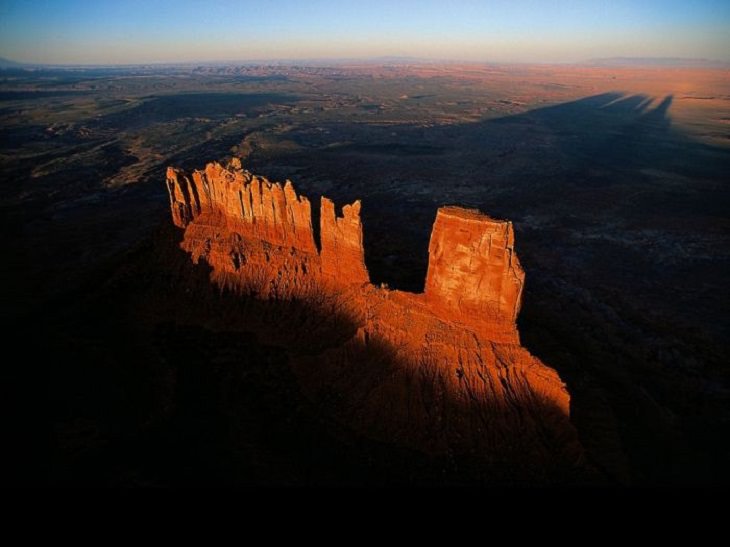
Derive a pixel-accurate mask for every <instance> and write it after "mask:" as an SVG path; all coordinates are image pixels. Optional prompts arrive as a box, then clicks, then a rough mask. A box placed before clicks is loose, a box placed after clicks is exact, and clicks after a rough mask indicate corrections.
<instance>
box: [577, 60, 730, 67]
mask: <svg viewBox="0 0 730 547" xmlns="http://www.w3.org/2000/svg"><path fill="white" fill-rule="evenodd" d="M588 64H589V65H593V66H616V67H618V66H656V67H698V68H699V67H702V68H727V67H730V63H727V62H722V61H717V60H714V59H693V58H689V59H687V58H682V57H605V58H600V59H590V60H589V61H588Z"/></svg>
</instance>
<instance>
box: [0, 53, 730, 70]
mask: <svg viewBox="0 0 730 547" xmlns="http://www.w3.org/2000/svg"><path fill="white" fill-rule="evenodd" d="M453 62H465V63H466V62H467V61H456V60H447V59H427V58H420V57H398V56H383V57H351V58H344V57H343V58H332V59H276V60H274V59H268V60H263V59H261V60H241V61H209V62H203V61H190V62H175V63H136V64H128V65H114V64H110V65H100V64H89V65H83V64H69V65H63V64H61V65H59V64H50V63H19V62H17V61H12V60H10V59H6V58H4V57H0V70H2V69H5V70H8V69H44V68H94V67H95V68H99V67H106V68H111V67H117V68H121V67H140V66H190V65H214V66H227V65H231V66H232V65H249V64H268V65H313V66H317V65H340V64H348V63H368V64H383V65H391V64H414V65H416V64H434V63H453ZM474 62H475V63H477V62H476V61H474ZM494 64H515V63H494ZM517 64H533V63H517ZM534 64H540V63H534ZM578 64H582V65H589V66H599V67H678V68H679V67H682V68H687V67H697V68H730V62H724V61H718V60H714V59H695V58H682V57H602V58H597V59H589V60H588V61H585V62H583V63H578Z"/></svg>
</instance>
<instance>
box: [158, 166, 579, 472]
mask: <svg viewBox="0 0 730 547" xmlns="http://www.w3.org/2000/svg"><path fill="white" fill-rule="evenodd" d="M167 187H168V190H169V193H170V206H171V211H172V218H173V222H174V223H175V224H176V225H177V226H179V227H180V228H182V229H183V230H184V236H183V241H182V243H181V247H182V249H184V250H185V251H187V252H188V253H190V254H191V256H192V260H193V262H195V263H199V262H205V263H207V264H208V265H209V267H210V268H211V272H210V277H211V280H212V281H213V282H214V283H215V284H217V285H218V286H220V287H221V288H225V289H228V290H230V291H231V292H233V293H237V294H244V295H249V296H254V297H256V298H257V299H262V300H273V301H276V302H288V301H291V302H298V303H304V304H306V305H307V306H308V308H307V309H308V310H309V312H307V313H306V314H304V316H303V317H302V316H301V315H302V314H299V316H297V318H296V322H298V323H297V324H302V325H304V326H303V327H302V328H300V330H301V331H303V332H304V333H305V335H306V332H308V329H309V328H310V327H311V328H315V327H316V325H314V324H313V323H314V322H315V321H319V322H321V319H315V318H321V317H324V316H328V317H334V316H337V317H338V318H341V319H338V320H339V321H340V327H339V328H338V329H337V333H336V335H335V333H334V331H332V332H333V333H332V335H331V336H329V335H325V336H321V335H319V336H318V340H317V341H316V342H317V343H316V344H314V345H313V346H312V347H315V346H316V347H317V348H320V349H318V350H317V351H313V350H311V348H310V350H308V351H303V352H302V351H292V366H293V368H294V370H295V371H296V372H297V375H298V377H299V378H300V382H301V385H302V386H303V388H304V390H305V391H306V392H307V393H308V394H310V396H311V397H312V398H314V399H316V400H327V401H332V400H333V399H332V398H333V397H335V399H334V400H336V401H338V402H337V404H333V405H332V408H331V409H330V410H331V412H332V413H333V414H334V415H335V416H336V417H337V419H338V420H340V421H342V422H343V423H345V424H347V425H348V426H350V427H351V428H353V429H355V430H357V431H360V432H361V433H362V434H365V435H367V436H369V437H371V438H374V439H377V440H382V441H386V442H392V443H397V444H399V445H404V446H409V447H412V448H415V449H418V450H423V451H426V452H428V453H436V454H446V453H459V454H478V455H479V458H482V460H483V461H485V462H487V463H488V464H490V465H491V466H492V467H499V466H504V465H505V462H509V461H510V460H512V459H515V458H516V459H517V460H520V461H521V460H526V461H528V462H531V463H529V464H528V465H535V462H538V463H539V465H535V467H533V468H530V472H531V473H532V472H534V473H540V472H541V471H539V470H541V469H543V470H544V469H545V468H546V466H548V467H550V466H554V465H568V466H570V465H572V464H573V463H575V461H577V459H578V458H579V457H580V453H581V449H580V445H579V443H578V441H577V438H576V434H575V430H574V429H573V427H572V426H571V424H570V421H569V407H570V399H569V395H568V392H567V390H566V389H565V385H564V384H563V382H562V381H561V380H560V378H559V377H558V375H557V373H556V372H555V371H554V370H553V369H551V368H549V367H547V366H546V365H544V364H543V363H542V362H540V360H539V359H537V358H535V357H534V356H532V355H530V353H529V352H528V351H527V350H525V349H524V348H523V347H521V346H520V344H519V335H518V332H517V328H516V323H515V322H516V319H517V314H518V312H519V309H520V302H521V298H522V289H523V286H524V279H525V276H524V272H523V271H522V268H521V267H520V263H519V261H518V259H517V256H516V254H515V251H514V232H513V228H512V224H511V223H510V222H505V221H499V220H494V219H491V218H489V217H487V216H485V215H483V214H481V213H479V212H478V211H474V210H469V209H463V208H459V207H444V208H441V209H440V210H439V211H438V213H437V215H436V221H435V224H434V228H433V232H432V236H431V243H430V247H429V265H428V274H427V279H426V284H425V292H424V293H423V294H413V293H407V292H402V291H391V290H388V289H386V288H380V287H375V286H373V285H371V284H370V282H369V277H368V272H367V269H366V267H365V261H364V250H363V226H362V222H361V220H360V207H361V204H360V202H359V201H357V202H355V203H353V204H351V205H346V206H344V207H343V209H342V214H341V215H338V214H337V212H336V208H335V206H334V204H333V202H332V201H330V200H329V199H327V198H324V197H323V198H322V200H321V204H320V207H321V214H320V230H319V239H320V242H319V247H318V245H317V243H316V242H315V237H314V231H313V229H312V220H311V218H312V210H311V205H310V203H309V201H308V200H307V198H306V197H303V196H299V195H297V193H296V192H295V190H294V188H293V186H292V184H291V182H289V181H287V182H286V183H285V184H284V185H281V184H278V183H272V182H269V181H268V180H266V179H265V178H262V177H258V176H255V175H253V174H251V173H250V172H248V171H246V170H244V169H243V168H242V167H241V164H240V162H239V161H237V160H234V161H232V162H230V163H229V164H228V165H225V166H224V165H222V164H220V163H211V164H208V165H207V166H206V168H205V169H204V170H202V171H194V172H193V173H186V172H184V171H182V170H180V169H175V168H169V169H168V172H167ZM251 324H252V326H251V328H252V329H253V330H256V328H258V330H259V332H258V334H259V335H260V336H261V337H262V338H263V339H265V341H266V342H267V343H274V344H277V343H278V344H283V345H286V344H289V343H291V337H288V335H287V334H285V331H286V330H287V324H286V322H285V318H281V324H277V325H268V326H267V325H264V327H263V328H261V327H254V326H253V325H254V322H252V323H251ZM292 324H294V320H292ZM329 338H331V343H328V339H329ZM343 341H344V342H343ZM305 346H306V343H305ZM322 348H323V349H322ZM487 467H489V465H488V466H487Z"/></svg>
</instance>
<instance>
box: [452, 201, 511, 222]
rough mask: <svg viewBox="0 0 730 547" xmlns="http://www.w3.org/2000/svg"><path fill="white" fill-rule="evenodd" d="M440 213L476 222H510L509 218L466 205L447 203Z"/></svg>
mask: <svg viewBox="0 0 730 547" xmlns="http://www.w3.org/2000/svg"><path fill="white" fill-rule="evenodd" d="M438 214H439V215H445V216H449V217H456V218H460V219H463V220H472V221H475V222H491V223H496V224H508V223H509V221H508V220H499V219H497V218H492V217H490V216H489V215H485V214H484V213H482V212H481V211H479V209H467V208H465V207H457V206H456V205H447V206H446V207H441V208H440V209H439V210H438Z"/></svg>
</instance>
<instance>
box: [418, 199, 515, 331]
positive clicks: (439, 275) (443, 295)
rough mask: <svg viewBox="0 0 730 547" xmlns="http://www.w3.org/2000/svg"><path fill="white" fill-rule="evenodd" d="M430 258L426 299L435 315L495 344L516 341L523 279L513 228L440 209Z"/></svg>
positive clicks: (466, 211) (462, 211) (455, 210)
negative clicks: (480, 334)
mask: <svg viewBox="0 0 730 547" xmlns="http://www.w3.org/2000/svg"><path fill="white" fill-rule="evenodd" d="M428 252H429V261H428V274H427V276H426V288H425V295H426V300H427V301H428V302H429V304H430V306H431V308H432V309H433V311H434V313H436V314H438V315H440V316H442V317H444V318H445V319H448V320H451V321H454V322H457V323H460V324H463V325H470V326H472V327H474V328H477V329H478V330H480V331H483V332H484V333H485V335H486V336H487V337H490V338H492V339H494V338H495V337H499V338H500V339H502V338H507V339H509V338H510V337H511V336H516V335H517V330H516V327H515V321H516V320H517V314H518V313H519V311H520V304H521V301H522V287H523V285H524V282H525V273H524V272H523V271H522V267H521V266H520V262H519V260H518V259H517V255H515V252H514V231H513V229H512V223H511V222H506V221H500V220H494V219H492V218H489V217H488V216H486V215H483V214H481V213H479V212H478V211H474V210H471V209H462V208H460V207H442V208H441V209H439V211H438V213H437V214H436V222H435V223H434V226H433V232H432V233H431V243H430V245H429V250H428Z"/></svg>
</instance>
